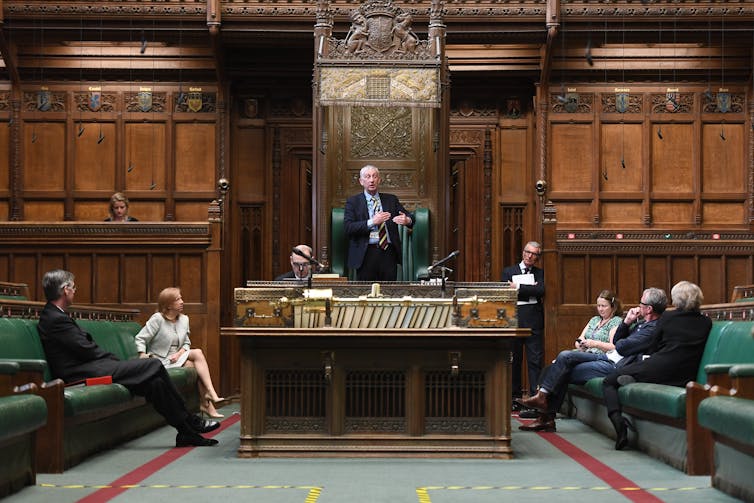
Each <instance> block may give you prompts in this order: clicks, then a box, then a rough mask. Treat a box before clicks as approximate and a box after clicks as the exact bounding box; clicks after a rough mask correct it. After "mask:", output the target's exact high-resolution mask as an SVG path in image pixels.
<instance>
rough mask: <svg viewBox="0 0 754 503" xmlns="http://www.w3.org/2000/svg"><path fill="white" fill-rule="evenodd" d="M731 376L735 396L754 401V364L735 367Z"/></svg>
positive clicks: (731, 370)
mask: <svg viewBox="0 0 754 503" xmlns="http://www.w3.org/2000/svg"><path fill="white" fill-rule="evenodd" d="M729 374H730V380H731V388H733V389H734V390H735V396H737V397H740V398H748V399H749V400H754V363H743V364H738V365H733V366H732V367H731V368H730V372H729Z"/></svg>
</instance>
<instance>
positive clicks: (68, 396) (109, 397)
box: [63, 384, 132, 417]
mask: <svg viewBox="0 0 754 503" xmlns="http://www.w3.org/2000/svg"><path fill="white" fill-rule="evenodd" d="M63 395H64V396H65V400H64V404H65V405H64V408H65V417H72V416H77V415H79V414H85V413H88V412H96V411H99V410H101V409H109V408H112V407H114V406H117V405H120V404H122V403H127V402H128V401H129V400H131V398H132V395H131V392H130V391H128V389H127V388H126V387H125V386H123V385H121V384H98V385H95V386H71V387H68V388H66V389H65V391H64V392H63Z"/></svg>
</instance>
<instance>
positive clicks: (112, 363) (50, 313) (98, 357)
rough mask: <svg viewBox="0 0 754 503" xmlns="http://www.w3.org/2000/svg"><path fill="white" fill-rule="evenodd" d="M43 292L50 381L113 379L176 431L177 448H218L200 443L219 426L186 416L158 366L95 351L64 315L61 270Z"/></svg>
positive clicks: (67, 298) (70, 289)
mask: <svg viewBox="0 0 754 503" xmlns="http://www.w3.org/2000/svg"><path fill="white" fill-rule="evenodd" d="M42 287H43V288H44V292H45V297H46V298H47V305H46V306H45V307H44V309H43V310H42V314H41V315H40V317H39V324H38V325H37V331H38V332H39V337H40V339H41V341H42V346H43V347H44V351H45V355H46V356H47V363H48V365H50V370H51V372H52V375H53V376H54V377H59V378H61V379H63V381H65V382H67V383H71V382H76V381H80V380H83V379H86V378H88V377H98V376H112V378H113V382H114V383H119V384H122V385H123V386H125V387H126V388H128V390H129V391H130V392H131V393H133V394H134V395H140V396H143V397H144V398H146V400H147V401H148V402H150V403H151V404H152V405H153V406H154V408H155V410H157V412H158V413H160V414H161V415H162V416H164V417H165V419H166V420H167V422H168V424H170V425H171V426H173V427H174V428H175V429H176V430H178V435H177V436H176V438H175V445H176V447H185V446H209V445H216V444H217V440H215V439H209V438H204V437H203V436H201V435H200V433H207V432H210V431H212V430H215V429H217V428H218V427H219V426H220V423H218V422H217V421H205V420H202V419H201V418H200V417H198V416H195V415H193V414H191V413H189V411H188V410H187V409H186V404H185V403H184V401H183V398H182V397H181V395H180V394H179V393H178V390H177V389H175V386H174V385H173V382H172V381H171V380H170V377H169V376H168V373H167V371H166V370H165V367H164V366H163V365H162V363H161V362H160V360H158V359H150V358H143V359H133V360H119V359H118V358H117V357H116V356H115V355H113V354H112V353H108V352H107V351H104V350H103V349H102V348H100V347H99V346H98V345H97V343H96V342H94V340H93V339H92V336H91V335H89V334H88V333H87V332H85V331H84V330H82V329H81V327H79V326H78V324H76V321H75V320H74V319H73V318H71V317H70V316H69V315H68V314H67V313H66V312H65V309H66V308H68V306H70V305H71V304H72V303H73V298H74V296H75V295H76V284H75V283H74V276H73V274H72V273H70V272H68V271H63V270H60V269H56V270H54V271H49V272H47V273H45V275H44V277H43V278H42Z"/></svg>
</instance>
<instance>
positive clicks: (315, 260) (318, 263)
mask: <svg viewBox="0 0 754 503" xmlns="http://www.w3.org/2000/svg"><path fill="white" fill-rule="evenodd" d="M291 251H292V252H293V253H295V254H296V255H298V256H299V257H303V258H305V259H306V260H308V261H309V263H310V264H315V265H316V266H317V267H319V268H320V269H324V267H325V266H323V265H322V264H321V263H320V262H319V261H318V260H317V259H315V258H314V257H310V256H309V255H307V254H306V253H304V252H302V251H301V250H299V249H298V248H296V247H293V249H292V250H291Z"/></svg>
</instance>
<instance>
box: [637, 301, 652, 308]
mask: <svg viewBox="0 0 754 503" xmlns="http://www.w3.org/2000/svg"><path fill="white" fill-rule="evenodd" d="M639 305H642V306H645V307H649V306H651V304H645V303H644V302H642V301H639Z"/></svg>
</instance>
